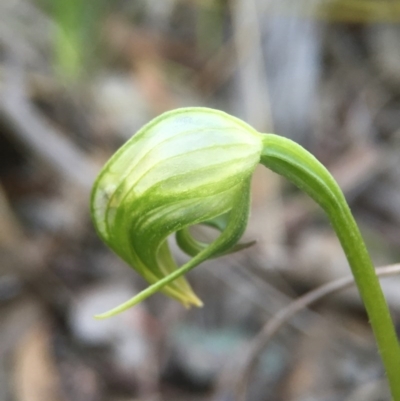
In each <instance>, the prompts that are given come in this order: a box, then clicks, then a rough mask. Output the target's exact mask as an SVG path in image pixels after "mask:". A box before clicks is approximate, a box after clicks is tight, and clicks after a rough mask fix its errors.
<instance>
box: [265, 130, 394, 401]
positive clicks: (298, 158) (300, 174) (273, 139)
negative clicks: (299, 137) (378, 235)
mask: <svg viewBox="0 0 400 401" xmlns="http://www.w3.org/2000/svg"><path fill="white" fill-rule="evenodd" d="M263 142H264V147H263V152H262V155H261V163H262V164H263V165H265V166H266V167H268V168H269V169H271V170H272V171H275V172H276V173H278V174H280V175H283V176H284V177H286V178H288V179H289V180H290V181H292V182H293V183H294V184H295V185H296V186H297V187H299V188H300V189H302V190H304V191H305V192H306V193H307V194H308V195H310V196H311V197H312V198H313V199H314V200H315V201H316V202H317V203H318V204H319V205H320V206H321V207H322V208H323V210H324V211H325V212H326V214H327V215H328V217H329V220H330V222H331V224H332V226H333V228H334V230H335V232H336V234H337V236H338V238H339V240H340V243H341V245H342V247H343V250H344V252H345V254H346V257H347V260H348V262H349V265H350V267H351V270H352V273H353V276H354V279H355V282H356V284H357V287H358V290H359V293H360V295H361V298H362V301H363V303H364V305H365V309H366V311H367V314H368V317H369V320H370V324H371V326H372V330H373V332H374V335H375V339H376V342H377V345H378V349H379V352H380V354H381V358H382V361H383V365H384V367H385V370H386V375H387V379H388V381H389V386H390V390H391V393H392V397H393V400H394V401H400V346H399V342H398V339H397V336H396V332H395V329H394V325H393V321H392V318H391V316H390V312H389V308H388V306H387V303H386V300H385V297H384V295H383V292H382V289H381V286H380V284H379V281H378V278H377V275H376V273H375V269H374V266H373V264H372V262H371V259H370V256H369V254H368V252H367V249H366V247H365V244H364V241H363V238H362V236H361V234H360V231H359V229H358V226H357V224H356V222H355V220H354V218H353V215H352V213H351V211H350V208H349V206H348V204H347V202H346V199H345V197H344V195H343V193H342V191H341V189H340V188H339V186H338V184H337V183H336V181H335V180H334V179H333V177H332V176H331V174H330V173H329V172H328V170H327V169H326V168H325V167H324V166H323V165H322V164H321V163H320V162H319V161H318V160H317V159H316V158H315V157H314V156H312V155H311V154H310V153H309V152H307V151H306V150H305V149H304V148H302V147H301V146H300V145H298V144H296V143H295V142H293V141H291V140H289V139H286V138H283V137H280V136H277V135H273V134H267V135H264V139H263Z"/></svg>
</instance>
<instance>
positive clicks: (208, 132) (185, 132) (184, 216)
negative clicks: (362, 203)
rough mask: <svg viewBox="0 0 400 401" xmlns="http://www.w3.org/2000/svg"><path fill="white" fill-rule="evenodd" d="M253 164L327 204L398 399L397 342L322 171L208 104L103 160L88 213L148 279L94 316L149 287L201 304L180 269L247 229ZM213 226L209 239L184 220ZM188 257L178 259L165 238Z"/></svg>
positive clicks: (354, 231)
mask: <svg viewBox="0 0 400 401" xmlns="http://www.w3.org/2000/svg"><path fill="white" fill-rule="evenodd" d="M258 163H261V164H263V165H264V166H266V167H268V168H269V169H271V170H272V171H274V172H277V173H278V174H280V175H283V176H284V177H286V178H287V179H289V180H290V181H292V182H293V183H294V184H295V185H297V186H298V187H299V188H300V189H302V190H304V191H305V192H306V193H307V194H308V195H309V196H311V197H312V198H313V199H314V200H315V201H316V202H317V203H318V204H319V205H320V206H321V207H322V208H323V210H324V211H325V212H326V214H327V216H328V218H329V219H330V222H331V224H332V226H333V228H334V229H335V231H336V233H337V235H338V238H339V240H340V242H341V244H342V247H343V250H344V252H345V254H346V256H347V259H348V262H349V265H350V267H351V270H352V273H353V275H354V278H355V281H356V284H357V286H358V289H359V292H360V295H361V297H362V300H363V302H364V304H365V307H366V310H367V313H368V315H369V318H370V322H371V325H372V328H373V331H374V334H375V337H376V340H377V344H378V348H379V350H380V353H381V356H382V359H383V362H384V365H385V368H386V372H387V376H388V380H389V383H390V387H391V390H392V395H393V399H394V400H395V401H400V379H399V377H398V372H400V347H399V344H398V341H397V337H396V333H395V330H394V326H393V322H392V320H391V317H390V313H389V310H388V307H387V304H386V301H385V298H384V295H383V293H382V290H381V287H380V284H379V281H378V279H377V276H376V274H375V270H374V267H373V265H372V263H371V259H370V257H369V255H368V252H367V250H366V248H365V245H364V241H363V239H362V237H361V234H360V231H359V229H358V227H357V224H356V223H355V221H354V218H353V216H352V214H351V211H350V209H349V207H348V205H347V202H346V200H345V197H344V195H343V193H342V191H341V190H340V188H339V186H338V185H337V183H336V181H335V180H334V179H333V177H332V176H331V174H330V173H329V172H328V170H327V169H326V168H325V167H324V166H323V165H322V164H321V163H320V162H318V160H317V159H316V158H315V157H314V156H312V155H311V154H310V153H309V152H307V151H306V150H305V149H304V148H302V147H301V146H299V145H298V144H296V143H294V142H293V141H290V140H288V139H286V138H283V137H280V136H277V135H274V134H261V133H259V132H257V131H256V130H254V129H253V128H252V127H250V126H249V125H247V124H246V123H244V122H243V121H241V120H239V119H237V118H234V117H232V116H230V115H228V114H226V113H223V112H221V111H216V110H212V109H207V108H187V109H177V110H174V111H171V112H168V113H165V114H163V115H161V116H160V117H158V118H156V119H154V120H153V121H151V122H150V123H149V124H147V125H146V126H144V127H143V128H142V129H141V130H140V131H139V132H138V133H137V134H136V135H134V136H133V137H132V138H131V139H130V140H129V141H128V142H127V143H126V144H125V145H123V146H122V148H121V149H119V150H118V151H117V152H116V153H115V155H114V156H112V158H111V159H110V160H109V162H108V163H107V164H106V165H105V166H104V168H103V169H102V171H101V172H100V175H99V176H98V178H97V180H96V182H95V184H94V187H93V191H92V197H91V212H92V218H93V222H94V225H95V227H96V230H97V232H98V234H99V236H100V237H101V238H102V240H103V241H104V242H105V243H106V244H107V245H108V246H109V247H110V248H111V249H112V250H113V251H114V252H115V253H116V254H117V255H119V256H120V257H121V258H122V259H124V260H125V261H126V262H127V263H128V264H129V265H130V266H132V267H133V268H134V269H135V270H136V271H137V272H138V273H139V274H140V275H142V276H143V277H144V278H145V279H146V280H147V281H148V282H149V283H150V287H148V288H147V289H145V290H144V291H142V292H141V293H139V294H138V295H136V296H135V297H134V298H132V299H130V300H128V301H127V302H125V303H124V304H122V305H120V306H117V307H116V308H114V309H112V310H111V311H109V312H106V313H103V314H101V315H98V316H97V317H98V318H105V317H109V316H113V315H115V314H117V313H119V312H122V311H124V310H126V309H128V308H129V307H131V306H133V305H135V304H137V303H138V302H141V301H142V300H144V299H145V298H147V297H148V296H150V295H152V294H154V293H155V292H157V291H162V292H163V293H164V294H166V295H168V296H170V297H172V298H174V299H176V300H178V301H179V302H181V303H182V304H183V305H185V306H186V307H189V306H191V305H194V306H201V305H202V303H201V301H200V300H199V298H198V297H197V296H196V295H195V294H194V292H193V290H192V289H191V287H190V285H189V284H188V283H187V281H186V280H185V278H184V274H185V273H187V272H188V271H190V270H191V269H193V268H194V267H195V266H197V265H199V264H200V263H202V262H203V261H205V260H207V259H210V258H213V257H217V256H221V255H223V254H226V253H229V252H234V251H237V250H239V249H242V248H243V247H246V246H248V245H249V244H239V243H238V241H239V240H240V238H241V236H242V235H243V232H244V231H245V229H246V225H247V221H248V217H249V205H250V181H251V177H252V174H253V172H254V169H255V168H256V166H257V164H258ZM196 224H206V225H209V226H211V227H214V228H216V229H217V230H219V231H220V235H219V236H218V237H217V238H216V239H215V240H214V241H212V242H210V243H202V242H200V241H197V240H196V239H195V238H194V237H193V236H192V235H191V233H190V230H189V229H190V227H192V226H193V225H196ZM171 234H175V235H176V240H177V244H178V246H179V247H180V248H181V249H182V250H183V251H184V252H186V253H187V254H188V255H190V256H192V258H191V259H190V260H189V262H187V263H185V264H184V265H183V266H181V267H178V266H177V264H176V262H175V261H174V258H173V256H172V254H171V251H170V249H169V246H168V242H167V239H168V237H169V236H170V235H171Z"/></svg>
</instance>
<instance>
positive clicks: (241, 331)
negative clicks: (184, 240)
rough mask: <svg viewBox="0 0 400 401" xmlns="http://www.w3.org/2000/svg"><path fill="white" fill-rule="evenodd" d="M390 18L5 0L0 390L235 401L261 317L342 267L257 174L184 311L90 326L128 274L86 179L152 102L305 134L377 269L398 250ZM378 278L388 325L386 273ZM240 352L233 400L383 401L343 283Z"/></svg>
mask: <svg viewBox="0 0 400 401" xmlns="http://www.w3.org/2000/svg"><path fill="white" fill-rule="evenodd" d="M399 22H400V2H399V1H397V0H392V1H390V0H380V1H379V0H163V1H156V0H114V1H110V0H68V1H67V0H1V1H0V400H1V401H134V400H136V401H180V400H181V401H186V400H189V401H192V400H194V401H196V400H198V401H206V400H207V401H208V400H212V401H230V400H232V401H233V400H237V399H238V398H237V396H238V393H237V389H236V387H235V384H236V383H238V380H239V379H238V378H242V377H243V376H244V371H243V369H245V368H244V367H243V363H242V362H243V360H246V355H248V352H249V351H248V350H249V349H250V348H251V346H252V344H254V339H255V338H256V335H257V334H258V333H259V331H260V330H261V329H262V327H263V325H264V324H265V323H266V322H268V321H269V320H270V319H271V317H272V316H274V315H275V314H276V313H277V312H278V311H279V310H281V309H282V308H284V307H286V306H287V305H288V304H289V303H290V302H292V301H293V300H295V299H296V298H297V297H298V296H300V295H301V294H304V293H305V292H307V291H309V290H311V289H313V288H315V287H317V286H319V285H321V284H324V283H327V282H329V281H331V280H334V279H337V278H339V277H343V276H345V275H348V274H349V268H348V265H347V263H346V260H345V257H344V255H343V252H342V250H341V248H340V246H339V243H338V241H337V239H336V237H335V235H334V233H333V232H332V229H331V228H330V226H329V224H328V222H327V219H326V218H325V217H324V215H323V214H322V213H321V212H320V211H319V209H318V208H317V207H316V206H315V205H314V204H313V202H311V201H310V200H309V199H308V198H307V197H306V196H304V195H302V194H301V193H300V192H299V191H298V190H296V189H295V188H294V187H293V186H292V185H290V184H288V183H287V182H285V181H283V180H281V179H280V178H279V177H277V176H276V175H275V174H273V173H271V172H269V171H267V170H266V169H260V170H257V171H256V173H255V176H254V180H253V206H252V217H251V221H250V224H249V227H248V230H247V233H246V235H245V236H246V239H250V240H257V243H256V245H254V246H253V247H251V248H249V249H247V250H244V251H242V252H240V253H238V254H234V255H231V256H226V257H223V258H220V259H217V260H213V261H210V262H208V263H206V264H204V265H202V266H201V267H198V268H197V269H195V271H193V272H192V273H190V275H189V281H190V282H191V283H192V284H193V287H194V288H195V290H196V292H197V293H198V295H199V296H200V298H202V299H203V301H204V303H205V306H204V307H203V308H202V309H196V310H194V309H193V310H185V309H184V308H183V307H182V306H180V305H179V304H177V303H176V302H175V301H172V300H170V299H167V298H166V297H164V296H163V295H156V296H153V297H152V298H151V299H149V300H147V301H146V302H144V303H143V304H141V305H139V306H137V307H135V308H133V309H131V310H129V311H127V312H125V313H124V314H121V315H119V316H117V317H114V318H112V319H109V320H105V321H96V320H94V319H93V315H94V314H95V313H99V312H103V311H105V310H107V309H109V308H110V307H112V306H115V305H117V304H118V303H120V302H122V301H124V300H126V299H128V298H130V297H131V296H133V295H134V294H135V293H137V292H138V291H139V290H140V289H143V288H145V286H146V284H145V283H144V282H143V281H142V280H141V279H140V278H139V277H138V275H137V274H136V273H135V272H134V271H133V270H132V269H130V268H129V267H128V266H126V265H125V264H124V263H123V262H122V261H121V260H119V259H118V257H116V256H115V255H114V254H112V253H111V252H110V251H109V250H108V249H107V248H106V247H105V246H104V245H103V244H102V243H101V242H100V240H99V239H98V238H97V237H96V235H95V232H94V229H93V226H92V224H91V221H90V216H89V206H88V205H89V192H90V188H91V185H92V183H93V180H94V178H95V176H96V174H97V172H98V171H99V170H100V168H101V166H102V165H103V164H104V163H105V161H106V160H107V159H108V158H109V157H110V155H111V154H112V153H113V152H114V151H115V150H116V149H117V148H118V147H119V146H121V145H122V144H123V143H124V142H125V141H126V140H127V139H128V138H130V137H131V136H132V135H133V134H134V133H135V132H136V131H137V130H138V129H139V128H140V127H141V126H142V125H143V124H144V123H146V122H148V121H149V120H150V119H151V118H153V117H155V116H157V115H158V114H160V113H162V112H164V111H166V110H170V109H173V108H176V107H185V106H207V107H214V108H217V109H221V110H224V111H227V112H228V113H230V114H233V115H235V116H238V117H240V118H242V119H244V120H245V121H247V122H248V123H250V124H251V125H253V126H254V127H255V128H256V129H258V130H259V131H261V132H275V133H278V134H280V135H283V136H286V137H289V138H291V139H293V140H295V141H297V142H299V143H301V144H302V145H303V146H305V147H306V148H307V149H309V150H310V151H311V152H313V153H314V154H315V155H316V156H317V158H318V159H319V160H321V161H322V163H324V164H325V165H326V166H327V167H328V168H329V169H330V171H332V173H333V174H334V176H335V178H336V179H337V180H338V182H339V184H340V186H341V187H342V188H343V190H344V192H345V194H346V197H347V199H348V201H349V203H350V205H351V207H352V209H353V211H354V213H355V216H356V219H357V221H358V222H359V224H360V227H361V230H362V233H363V235H364V236H365V239H366V242H367V245H368V247H369V249H370V251H371V254H372V257H373V260H374V262H375V263H376V265H377V266H378V265H385V264H390V263H396V262H399V261H400V251H399V249H400V248H399V247H400V178H399V177H400V153H399V151H400V25H399ZM172 247H173V249H174V252H175V256H176V258H177V259H178V260H179V261H181V262H182V261H183V260H184V256H183V255H182V254H180V253H179V252H178V250H177V249H176V247H175V246H174V245H173V244H172ZM382 284H383V286H384V289H385V293H386V294H387V298H388V301H389V304H390V306H391V309H392V312H393V316H394V319H395V320H396V322H397V323H400V291H399V284H400V281H399V280H398V279H397V278H396V277H392V278H390V279H383V280H382ZM258 356H259V363H258V365H257V368H256V369H255V370H254V371H253V372H252V373H251V375H250V385H249V389H248V392H247V395H246V400H248V401H250V400H251V401H267V400H268V401H336V400H337V401H339V400H349V401H378V400H380V401H385V400H389V396H388V395H387V390H386V383H385V381H384V374H383V369H382V366H381V362H380V359H379V357H378V355H377V351H376V347H375V345H374V341H373V338H372V335H371V331H370V328H369V326H368V321H367V319H366V316H365V314H364V312H363V308H362V305H361V303H360V300H359V297H358V295H357V293H356V291H355V290H354V289H350V290H346V291H343V292H340V293H338V294H335V295H334V296H330V297H327V298H326V299H325V300H324V301H323V302H319V303H318V304H317V305H315V306H313V307H312V308H311V309H304V311H302V312H301V313H300V314H298V315H297V317H296V318H295V319H292V320H290V321H288V322H287V323H286V324H285V325H284V327H283V328H282V330H281V331H280V332H279V333H277V334H276V335H275V336H274V338H273V339H272V341H270V343H269V344H268V346H267V347H265V348H264V349H263V350H262V351H260V352H259V353H258Z"/></svg>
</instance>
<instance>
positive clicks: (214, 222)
mask: <svg viewBox="0 0 400 401" xmlns="http://www.w3.org/2000/svg"><path fill="white" fill-rule="evenodd" d="M261 149H262V135H261V134H259V133H258V132H257V131H255V130H254V129H253V128H251V127H250V126H249V125H247V124H245V123H244V122H243V121H241V120H239V119H236V118H234V117H232V116H230V115H228V114H225V113H223V112H220V111H216V110H211V109H206V108H187V109H178V110H174V111H172V112H167V113H165V114H163V115H161V116H160V117H158V118H156V119H154V120H153V121H151V122H150V123H149V124H147V125H146V126H144V127H143V128H142V129H141V130H140V131H139V132H138V133H137V134H136V135H134V136H133V137H132V138H131V139H130V140H129V141H128V142H127V143H126V144H125V145H123V146H122V148H121V149H119V150H118V151H117V152H116V153H115V154H114V156H113V157H112V158H111V159H110V160H109V161H108V163H107V164H106V165H105V166H104V168H103V170H102V171H101V173H100V175H99V176H98V178H97V180H96V183H95V185H94V187H93V191H92V200H91V207H92V216H93V221H94V224H95V226H96V229H97V232H98V234H99V235H100V237H101V238H102V239H103V241H104V242H105V243H106V244H107V245H108V246H109V247H110V248H111V249H112V250H113V251H114V252H115V253H116V254H118V255H119V256H120V257H122V258H123V259H124V260H125V261H126V262H127V263H128V264H129V265H131V266H132V267H133V268H134V269H135V270H136V271H137V272H138V273H139V274H141V275H142V276H143V277H144V278H145V279H146V280H147V281H148V282H149V283H150V284H156V283H159V284H163V285H160V286H159V287H160V288H159V289H160V290H161V291H162V292H163V293H165V294H166V295H168V296H170V297H172V298H175V299H176V300H178V301H180V302H181V303H182V304H184V305H185V306H191V305H195V306H201V305H202V303H201V301H200V300H199V299H198V298H197V296H196V295H195V294H194V293H193V291H192V289H191V288H190V286H189V284H188V283H187V282H186V280H185V279H184V278H183V277H182V274H183V273H185V272H186V271H187V270H190V269H191V268H193V267H194V266H196V265H198V264H199V263H201V262H202V261H204V260H206V259H208V258H211V257H215V256H219V255H221V254H224V253H228V252H232V251H236V250H238V249H241V248H243V247H245V246H247V245H249V244H244V245H243V244H242V245H240V244H237V242H238V240H239V239H240V237H241V236H242V234H243V232H244V230H245V228H246V224H247V220H248V216H249V202H250V192H249V191H250V180H251V176H252V173H253V171H254V169H255V167H256V165H257V163H258V162H259V160H260V154H261ZM199 223H204V224H207V225H209V226H212V227H214V228H216V229H218V230H220V231H221V234H220V236H219V237H218V238H217V239H216V240H215V241H214V242H212V243H211V244H205V243H201V242H199V241H197V240H196V239H195V238H193V237H192V235H191V234H190V232H189V227H190V226H193V225H195V224H199ZM173 233H176V238H177V243H178V245H179V246H180V247H181V249H182V250H183V251H185V252H186V253H187V254H189V255H191V256H193V258H192V259H191V261H190V262H189V263H188V264H186V265H185V266H183V270H179V269H178V267H177V265H176V263H175V261H174V259H173V258H172V256H171V252H170V250H169V247H168V243H167V237H168V236H169V235H171V234H173ZM174 273H175V275H176V277H175V276H172V277H171V275H173V274H174ZM166 278H168V282H167V283H165V282H164V281H162V280H165V279H166ZM152 288H153V287H152ZM152 292H155V290H154V291H152ZM145 296H147V295H146V294H145ZM143 298H144V297H143ZM143 298H142V297H138V298H135V299H136V301H135V302H132V301H130V303H129V304H127V305H126V307H124V309H125V308H127V307H129V306H131V305H133V304H135V303H137V302H140V301H141V300H142V299H143ZM118 311H119V310H118Z"/></svg>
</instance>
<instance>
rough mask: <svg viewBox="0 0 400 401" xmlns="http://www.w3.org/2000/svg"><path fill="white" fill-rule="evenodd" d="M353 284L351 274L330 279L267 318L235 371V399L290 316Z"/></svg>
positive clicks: (240, 399)
mask: <svg viewBox="0 0 400 401" xmlns="http://www.w3.org/2000/svg"><path fill="white" fill-rule="evenodd" d="M376 273H377V275H378V276H379V277H380V278H382V277H387V276H393V275H396V274H400V264H394V265H390V266H384V267H378V268H377V269H376ZM353 285H354V278H353V277H352V276H348V277H343V278H340V279H338V280H334V281H331V282H329V283H327V284H324V285H322V286H320V287H318V288H316V289H315V290H312V291H310V292H308V293H306V294H305V295H303V296H301V297H300V298H298V299H296V300H295V301H294V302H292V303H290V304H289V305H288V306H287V307H285V308H283V309H282V310H281V311H280V312H278V313H277V314H276V315H275V316H274V317H273V318H272V319H271V320H269V321H268V322H267V323H266V324H265V326H264V327H263V328H262V330H261V331H260V332H259V334H258V335H257V336H256V337H255V338H254V340H253V341H252V343H251V344H250V346H249V348H248V350H247V352H246V355H245V358H244V359H245V361H244V363H243V364H242V365H241V368H240V369H239V370H238V371H237V378H238V380H237V381H236V384H235V394H236V401H245V399H246V391H247V387H248V382H249V379H250V377H251V376H252V373H253V372H254V370H255V368H256V366H257V363H258V358H259V356H260V355H261V352H262V351H263V350H264V349H265V348H266V347H267V346H268V344H269V342H270V341H271V340H272V338H273V337H274V336H275V334H276V333H277V332H278V331H279V330H280V329H281V328H282V327H283V326H284V325H285V324H286V323H287V322H288V321H289V320H290V319H291V318H292V317H294V316H295V315H296V314H297V313H299V312H301V311H302V310H303V309H305V308H307V307H308V306H310V305H312V304H314V303H316V302H317V301H319V300H321V299H322V298H324V297H326V296H328V295H332V294H334V293H336V292H339V291H342V290H344V289H346V288H349V287H352V286H353Z"/></svg>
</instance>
